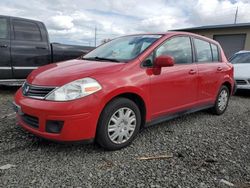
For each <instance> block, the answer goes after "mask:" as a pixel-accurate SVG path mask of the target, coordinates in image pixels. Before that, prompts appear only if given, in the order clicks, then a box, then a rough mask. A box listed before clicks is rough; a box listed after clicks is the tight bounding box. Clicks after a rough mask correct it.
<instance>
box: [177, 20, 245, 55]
mask: <svg viewBox="0 0 250 188" xmlns="http://www.w3.org/2000/svg"><path fill="white" fill-rule="evenodd" d="M178 31H187V32H192V33H196V34H199V35H203V36H206V37H209V38H212V39H214V40H216V41H218V42H219V43H220V44H221V46H222V48H223V49H224V52H225V54H226V56H227V57H230V56H232V55H233V54H234V53H235V52H238V51H240V50H250V23H240V24H226V25H210V26H202V27H193V28H186V29H178Z"/></svg>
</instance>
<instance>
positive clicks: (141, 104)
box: [111, 93, 146, 128]
mask: <svg viewBox="0 0 250 188" xmlns="http://www.w3.org/2000/svg"><path fill="white" fill-rule="evenodd" d="M117 97H124V98H127V99H130V100H131V101H133V102H134V103H135V104H137V106H138V108H139V109H140V112H141V128H142V127H143V126H144V125H145V122H146V105H145V102H144V100H143V99H142V98H141V97H140V96H139V95H137V94H135V93H123V94H120V95H118V96H116V97H115V98H117ZM113 99H114V98H113ZM113 99H111V100H113Z"/></svg>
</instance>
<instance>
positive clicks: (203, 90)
mask: <svg viewBox="0 0 250 188" xmlns="http://www.w3.org/2000/svg"><path fill="white" fill-rule="evenodd" d="M193 41H194V46H195V51H196V63H197V66H198V71H199V74H198V75H199V76H198V79H199V89H198V91H199V92H198V99H199V101H200V102H201V103H205V104H206V103H207V104H208V103H211V102H213V101H214V100H215V97H216V96H217V92H218V90H219V88H220V84H221V80H223V75H224V73H223V67H224V63H222V62H221V60H220V53H219V48H218V46H217V45H216V44H213V43H210V42H208V41H205V40H202V39H198V38H193Z"/></svg>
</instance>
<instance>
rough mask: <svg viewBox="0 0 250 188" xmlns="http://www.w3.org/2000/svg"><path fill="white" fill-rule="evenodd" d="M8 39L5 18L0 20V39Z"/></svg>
mask: <svg viewBox="0 0 250 188" xmlns="http://www.w3.org/2000/svg"><path fill="white" fill-rule="evenodd" d="M7 38H8V22H7V19H6V18H0V39H7Z"/></svg>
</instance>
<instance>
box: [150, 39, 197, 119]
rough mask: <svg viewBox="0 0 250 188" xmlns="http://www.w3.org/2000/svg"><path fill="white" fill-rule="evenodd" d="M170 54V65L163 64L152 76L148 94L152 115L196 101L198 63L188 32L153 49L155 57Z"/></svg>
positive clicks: (165, 113)
mask: <svg viewBox="0 0 250 188" xmlns="http://www.w3.org/2000/svg"><path fill="white" fill-rule="evenodd" d="M160 55H170V56H172V57H173V58H174V60H175V65H174V66H173V67H162V68H161V72H160V73H159V74H156V75H152V76H151V84H150V96H151V106H152V118H157V117H160V116H164V115H168V114H172V113H175V112H177V111H182V110H185V109H188V108H190V107H192V106H194V105H195V103H196V101H197V89H198V80H197V74H198V70H197V65H196V64H195V63H193V58H192V46H191V40H190V38H189V37H188V36H175V37H173V38H171V39H168V40H167V41H166V42H165V43H163V44H162V45H161V46H160V47H159V48H158V49H157V50H156V51H155V57H157V56H160Z"/></svg>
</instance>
